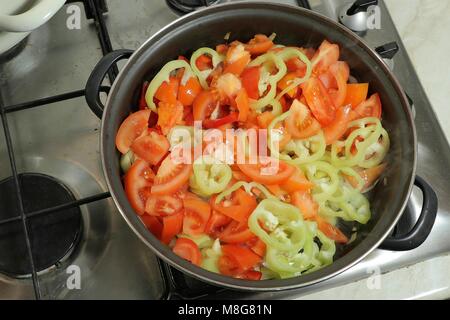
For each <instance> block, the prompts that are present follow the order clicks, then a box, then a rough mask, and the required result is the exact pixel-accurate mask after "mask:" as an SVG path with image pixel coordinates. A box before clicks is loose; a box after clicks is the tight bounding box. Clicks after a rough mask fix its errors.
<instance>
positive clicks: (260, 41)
mask: <svg viewBox="0 0 450 320" xmlns="http://www.w3.org/2000/svg"><path fill="white" fill-rule="evenodd" d="M272 47H273V42H272V40H270V39H269V38H268V37H267V36H266V35H264V34H257V35H255V37H254V38H253V39H251V40H250V41H249V42H248V44H246V45H245V50H247V51H248V52H250V53H251V54H252V55H260V54H263V53H266V52H267V51H269V50H270V49H271V48H272Z"/></svg>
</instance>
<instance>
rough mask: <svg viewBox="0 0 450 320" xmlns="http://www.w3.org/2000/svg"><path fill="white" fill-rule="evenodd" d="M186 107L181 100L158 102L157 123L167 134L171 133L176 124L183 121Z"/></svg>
mask: <svg viewBox="0 0 450 320" xmlns="http://www.w3.org/2000/svg"><path fill="white" fill-rule="evenodd" d="M183 114H184V108H183V105H182V104H181V102H179V101H175V102H173V103H168V102H163V101H162V102H160V103H159V104H158V122H157V125H158V126H159V127H160V128H161V131H162V133H164V134H165V135H166V134H168V133H169V131H170V129H172V128H173V127H174V126H175V125H176V124H179V123H181V122H182V121H183Z"/></svg>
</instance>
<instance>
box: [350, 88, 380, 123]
mask: <svg viewBox="0 0 450 320" xmlns="http://www.w3.org/2000/svg"><path fill="white" fill-rule="evenodd" d="M354 111H355V113H354V115H355V116H354V118H355V119H359V118H367V117H375V118H378V119H381V112H382V107H381V99H380V96H379V94H378V93H375V94H373V95H372V96H371V97H370V98H369V99H367V100H366V101H364V102H362V103H361V104H360V105H358V106H357V107H356V108H355V109H354Z"/></svg>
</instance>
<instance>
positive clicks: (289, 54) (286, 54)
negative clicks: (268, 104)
mask: <svg viewBox="0 0 450 320" xmlns="http://www.w3.org/2000/svg"><path fill="white" fill-rule="evenodd" d="M277 56H278V57H280V58H281V59H283V60H288V59H291V58H294V57H297V58H299V59H300V60H301V61H303V62H304V63H305V64H306V73H305V75H304V76H303V77H302V78H296V79H294V80H292V83H291V84H290V85H288V86H287V87H286V88H285V89H284V90H283V91H281V92H280V93H279V94H278V96H277V98H276V99H277V100H280V99H281V97H282V96H284V95H285V94H286V93H287V92H289V91H291V90H292V89H294V88H296V87H298V86H299V85H301V84H302V83H303V82H306V81H308V80H309V78H310V77H311V73H312V64H311V61H310V60H309V59H308V57H307V56H306V55H305V54H304V53H303V52H301V51H300V50H298V49H295V48H285V49H283V50H282V51H280V52H279V53H277Z"/></svg>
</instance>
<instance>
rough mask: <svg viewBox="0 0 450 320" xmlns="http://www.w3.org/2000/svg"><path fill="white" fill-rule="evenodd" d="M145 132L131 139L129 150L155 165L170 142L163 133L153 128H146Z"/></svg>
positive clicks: (167, 150) (164, 154) (166, 151)
mask: <svg viewBox="0 0 450 320" xmlns="http://www.w3.org/2000/svg"><path fill="white" fill-rule="evenodd" d="M147 132H148V133H147V134H145V135H142V136H141V137H139V138H137V139H136V140H134V141H133V144H132V145H131V150H132V151H133V153H134V154H135V155H136V156H138V157H139V158H141V159H144V160H145V161H147V162H148V163H149V164H151V165H156V164H158V163H159V162H160V161H161V160H162V159H163V158H164V157H165V156H166V154H167V153H168V152H169V148H170V143H169V140H167V138H166V137H165V136H164V135H162V134H159V133H158V132H156V131H155V130H151V129H148V130H147Z"/></svg>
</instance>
